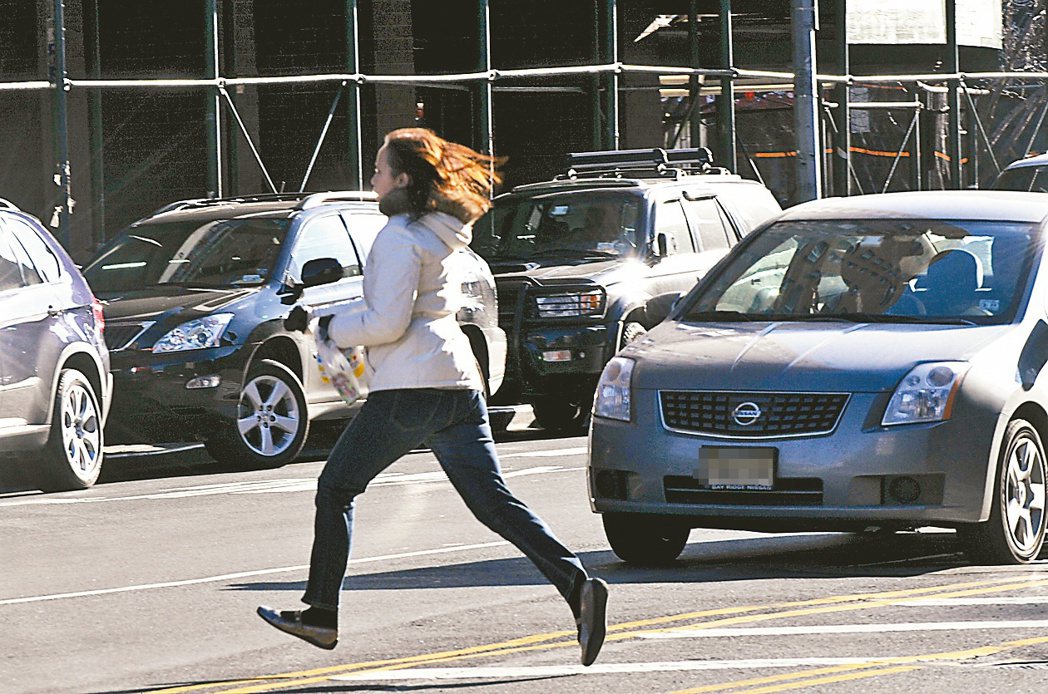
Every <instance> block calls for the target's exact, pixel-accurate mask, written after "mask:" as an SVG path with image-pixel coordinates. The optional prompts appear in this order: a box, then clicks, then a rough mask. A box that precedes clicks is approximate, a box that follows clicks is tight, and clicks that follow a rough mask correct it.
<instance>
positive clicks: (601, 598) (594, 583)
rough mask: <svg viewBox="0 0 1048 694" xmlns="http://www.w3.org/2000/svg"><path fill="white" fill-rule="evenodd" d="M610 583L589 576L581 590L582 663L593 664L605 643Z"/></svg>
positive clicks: (580, 639)
mask: <svg viewBox="0 0 1048 694" xmlns="http://www.w3.org/2000/svg"><path fill="white" fill-rule="evenodd" d="M607 613H608V584H607V583H605V582H604V581H602V580H600V579H599V578H589V579H586V582H585V583H583V584H582V590H580V591H579V619H578V622H577V625H578V627H579V646H581V647H582V664H583V665H592V664H593V661H595V660H596V659H597V654H598V653H600V647H601V646H603V645H604V636H605V634H607V631H608V622H607Z"/></svg>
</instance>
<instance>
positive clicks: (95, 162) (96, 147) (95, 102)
mask: <svg viewBox="0 0 1048 694" xmlns="http://www.w3.org/2000/svg"><path fill="white" fill-rule="evenodd" d="M84 9H85V13H84V14H85V17H84V43H85V51H84V52H85V54H86V59H87V74H88V75H89V76H90V77H91V78H92V79H99V78H100V77H101V76H102V46H101V42H100V40H99V32H100V31H101V28H100V26H99V25H100V22H101V18H100V12H99V8H98V1H97V0H95V1H94V2H91V4H90V5H89V6H85V8H84ZM87 103H88V111H89V113H90V118H91V127H90V130H89V135H88V137H89V138H90V146H91V187H92V189H93V197H94V207H93V209H92V210H91V217H92V219H93V221H94V225H93V227H94V228H93V232H92V237H91V241H92V245H98V244H100V243H101V242H102V241H105V235H106V232H105V230H106V185H105V152H104V151H103V149H102V143H103V131H102V95H101V94H100V93H99V92H98V91H96V90H93V89H92V90H91V91H90V92H89V93H88V95H87Z"/></svg>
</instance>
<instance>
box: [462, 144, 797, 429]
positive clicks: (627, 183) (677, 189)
mask: <svg viewBox="0 0 1048 694" xmlns="http://www.w3.org/2000/svg"><path fill="white" fill-rule="evenodd" d="M710 162H711V156H710V153H709V150H707V149H705V148H698V149H681V150H663V149H648V150H620V151H612V152H586V153H580V154H572V155H569V159H568V171H567V173H565V174H563V175H561V176H558V177H556V178H555V179H553V180H551V181H546V182H543V183H533V184H529V185H521V186H517V187H515V188H513V190H512V191H511V192H509V193H506V194H504V195H500V196H499V197H498V198H496V199H495V205H494V207H493V208H492V210H491V211H489V212H488V214H487V215H485V216H484V217H483V218H481V219H480V220H478V222H477V224H476V225H475V227H474V232H473V243H472V246H473V248H474V250H476V251H477V253H479V254H480V255H481V256H483V257H484V258H485V259H486V260H487V261H488V264H489V265H490V266H491V269H492V271H493V272H494V273H495V283H496V285H497V287H498V299H499V325H501V326H502V328H503V329H504V330H505V331H506V334H507V337H508V340H509V356H508V359H507V370H506V385H505V386H504V387H503V389H502V393H501V398H500V399H503V400H512V401H518V402H528V403H531V405H532V406H533V408H534V412H535V419H536V421H537V422H538V423H539V424H540V425H541V426H544V427H548V428H572V427H576V426H579V425H584V424H585V422H586V421H588V417H589V411H590V406H591V403H592V399H593V391H594V388H595V387H596V383H597V379H598V377H599V376H600V373H601V370H602V369H603V368H604V365H605V363H607V361H608V360H609V359H610V358H611V356H612V355H613V354H615V352H617V351H618V350H619V349H620V348H621V347H622V346H623V345H624V344H626V343H628V342H631V341H632V340H635V339H637V338H638V337H640V336H641V335H643V334H644V332H645V331H646V330H648V329H649V328H651V327H653V326H654V324H655V323H657V322H658V321H659V320H661V317H662V316H656V313H657V312H656V311H652V310H649V304H650V303H652V302H653V299H657V298H658V299H657V300H656V301H655V303H661V301H662V300H663V299H662V298H663V297H666V296H672V295H674V294H676V293H679V292H682V291H687V290H688V289H690V288H691V287H692V286H693V285H694V284H695V282H696V281H697V280H698V279H699V278H701V277H702V276H703V275H704V274H705V273H706V271H707V270H709V269H710V267H712V266H713V264H714V263H716V262H717V261H718V260H719V259H720V258H721V257H722V256H723V255H724V254H725V253H726V252H727V250H728V249H729V248H731V247H732V246H734V245H735V244H736V243H737V242H738V241H739V240H740V239H741V238H742V237H743V236H745V235H746V234H748V233H749V232H750V231H752V230H753V229H754V228H755V227H756V226H758V225H759V224H761V223H763V222H764V221H766V220H768V219H770V218H771V217H773V216H775V215H776V214H778V213H779V212H780V211H781V208H780V207H779V204H778V203H777V202H776V200H775V198H774V197H773V196H772V194H771V192H770V191H769V190H768V189H767V188H765V187H764V186H763V185H761V184H760V183H757V182H755V181H748V180H744V179H742V178H740V177H739V176H736V175H732V174H729V173H728V172H727V171H725V170H724V169H719V168H716V167H713V166H712V165H711V163H710ZM665 312H666V309H665V307H662V308H661V311H659V312H658V313H661V314H662V315H664V314H665Z"/></svg>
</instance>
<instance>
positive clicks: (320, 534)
mask: <svg viewBox="0 0 1048 694" xmlns="http://www.w3.org/2000/svg"><path fill="white" fill-rule="evenodd" d="M422 444H428V445H429V447H430V448H431V449H432V450H433V453H434V454H435V455H436V456H437V460H438V461H440V466H441V467H442V468H444V472H445V473H446V474H447V476H448V479H449V480H451V484H452V485H453V486H454V487H455V490H456V491H457V492H458V493H459V496H461V497H462V499H463V500H464V501H465V502H466V506H468V507H469V510H470V511H472V512H473V515H475V516H476V517H477V519H478V520H480V522H482V523H483V524H484V525H486V526H487V527H488V528H490V529H491V530H494V531H495V532H496V533H498V534H499V535H501V536H502V537H503V538H505V539H506V540H508V541H509V542H511V543H512V544H514V545H515V546H516V547H517V549H519V550H520V551H521V552H523V553H524V554H525V556H527V557H528V558H529V559H530V560H531V561H532V562H533V563H534V564H535V566H536V567H538V569H539V571H541V572H542V574H543V575H545V577H546V578H547V579H548V580H549V581H550V583H552V584H553V585H554V586H555V587H556V588H557V590H558V591H559V592H560V594H561V595H563V596H564V598H565V599H566V600H568V601H569V603H572V602H573V596H574V595H575V593H576V591H577V590H578V589H579V588H580V587H581V585H582V582H583V581H584V580H585V579H586V578H588V576H587V574H586V570H585V569H584V568H583V567H582V562H581V561H579V558H578V557H577V556H575V554H574V553H573V552H572V551H571V550H569V549H568V548H567V547H565V546H564V545H563V544H561V543H560V541H559V540H557V538H556V537H554V536H553V533H552V532H551V531H550V529H549V528H548V527H547V526H546V524H545V523H543V522H542V519H540V518H539V517H538V516H536V515H535V514H534V513H532V511H531V509H529V508H528V507H527V506H525V505H524V502H522V501H520V500H519V499H517V498H516V497H514V496H513V494H512V493H511V492H510V491H509V489H508V488H507V487H506V483H505V481H504V480H503V479H502V472H501V471H500V470H499V462H498V457H497V455H496V453H495V443H494V441H493V440H492V436H491V427H490V426H489V424H488V410H487V407H486V405H485V404H484V398H483V397H482V396H481V395H480V393H478V392H477V391H471V390H437V389H428V388H420V389H412V390H384V391H378V392H376V393H372V394H371V395H369V396H368V399H367V401H366V402H365V403H364V406H363V407H362V408H361V409H360V412H358V413H357V416H356V417H355V418H354V419H353V421H352V422H350V424H349V426H348V427H346V430H345V431H344V432H343V433H342V436H341V437H339V440H338V442H337V443H336V444H335V447H334V448H333V449H332V450H331V453H330V454H329V455H328V459H327V463H326V464H325V465H324V470H323V471H322V472H321V473H320V479H319V480H318V482H317V496H316V507H317V511H316V520H315V524H314V530H313V552H312V554H311V556H310V560H309V584H308V586H307V587H306V594H305V596H303V598H302V601H303V602H305V603H306V604H308V605H312V606H314V607H319V608H324V609H329V610H336V609H338V599H339V593H340V591H341V589H342V578H343V576H345V573H346V564H347V563H348V562H349V551H350V547H351V546H352V537H353V505H354V500H355V499H356V497H357V495H358V494H362V493H363V492H364V490H365V489H366V488H367V485H368V483H369V482H371V480H373V479H374V478H375V477H376V476H377V475H378V474H379V473H380V472H382V471H383V470H385V469H386V468H387V467H389V466H390V465H392V464H393V463H394V462H396V461H397V459H399V458H400V457H402V456H404V455H405V454H407V453H409V452H410V451H411V450H412V449H414V448H417V447H418V446H420V445H422ZM573 609H574V608H573Z"/></svg>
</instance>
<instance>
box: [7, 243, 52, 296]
mask: <svg viewBox="0 0 1048 694" xmlns="http://www.w3.org/2000/svg"><path fill="white" fill-rule="evenodd" d="M8 242H9V243H10V245H11V252H12V253H13V254H14V257H15V261H16V262H17V263H18V267H19V268H20V269H21V271H22V283H23V284H26V285H31V284H43V283H44V280H43V278H42V277H41V276H40V273H39V272H38V271H37V269H36V266H35V265H33V261H32V259H30V257H29V254H28V253H26V252H25V249H24V248H22V244H20V243H19V242H18V239H16V238H15V237H14V235H12V234H10V233H9V234H8Z"/></svg>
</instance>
